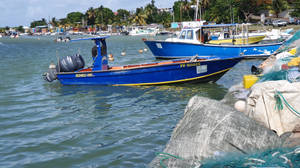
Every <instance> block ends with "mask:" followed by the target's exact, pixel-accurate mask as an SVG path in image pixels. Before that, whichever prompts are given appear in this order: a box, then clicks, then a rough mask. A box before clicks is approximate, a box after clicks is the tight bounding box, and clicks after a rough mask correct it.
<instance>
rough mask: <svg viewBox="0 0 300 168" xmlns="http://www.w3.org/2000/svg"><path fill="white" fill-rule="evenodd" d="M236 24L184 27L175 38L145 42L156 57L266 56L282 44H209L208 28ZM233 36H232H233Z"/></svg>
mask: <svg viewBox="0 0 300 168" xmlns="http://www.w3.org/2000/svg"><path fill="white" fill-rule="evenodd" d="M231 26H236V24H221V25H203V26H200V27H197V28H184V29H182V31H181V33H180V35H179V36H178V37H177V38H170V39H167V40H147V39H143V41H144V42H145V44H146V45H147V46H148V47H149V49H150V50H151V51H152V53H153V55H154V56H155V57H156V58H162V59H177V58H186V57H191V56H214V57H215V56H217V57H220V58H230V57H232V56H243V57H266V56H270V55H271V54H273V53H274V52H275V51H276V50H277V49H278V48H279V47H280V46H281V45H282V44H283V42H279V43H269V44H245V45H244V44H242V45H235V44H228V43H227V44H219V45H218V44H209V40H210V37H209V36H210V35H209V33H208V32H209V31H207V30H209V29H212V28H223V27H231ZM233 38H234V37H233Z"/></svg>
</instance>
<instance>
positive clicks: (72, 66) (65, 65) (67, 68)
mask: <svg viewBox="0 0 300 168" xmlns="http://www.w3.org/2000/svg"><path fill="white" fill-rule="evenodd" d="M84 65H85V63H84V59H83V58H82V56H81V55H79V54H76V55H73V56H66V57H64V58H62V59H60V60H59V62H58V68H59V72H74V71H77V70H79V69H82V68H84Z"/></svg>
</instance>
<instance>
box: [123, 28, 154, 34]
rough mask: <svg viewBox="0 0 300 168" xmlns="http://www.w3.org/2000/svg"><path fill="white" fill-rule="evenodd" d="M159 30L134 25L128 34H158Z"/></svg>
mask: <svg viewBox="0 0 300 168" xmlns="http://www.w3.org/2000/svg"><path fill="white" fill-rule="evenodd" d="M158 31H159V30H158V29H156V28H146V27H132V28H129V34H128V35H130V36H143V35H150V36H156V34H157V33H158Z"/></svg>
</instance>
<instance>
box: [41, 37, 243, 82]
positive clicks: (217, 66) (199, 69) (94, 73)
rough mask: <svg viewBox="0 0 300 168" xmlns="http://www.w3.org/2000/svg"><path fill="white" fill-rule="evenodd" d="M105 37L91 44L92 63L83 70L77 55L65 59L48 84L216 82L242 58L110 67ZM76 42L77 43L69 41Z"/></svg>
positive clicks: (50, 74)
mask: <svg viewBox="0 0 300 168" xmlns="http://www.w3.org/2000/svg"><path fill="white" fill-rule="evenodd" d="M105 38H106V37H96V38H88V39H80V40H94V42H95V43H96V47H94V48H93V50H92V51H93V52H92V53H93V59H94V63H93V65H92V66H91V67H87V68H84V60H83V58H82V57H81V56H80V55H75V56H67V57H64V58H62V59H60V60H59V62H58V65H57V66H56V65H54V64H51V65H50V66H49V70H48V72H47V73H45V74H44V79H45V80H47V81H48V82H52V81H53V80H56V79H58V80H59V81H60V82H61V83H62V84H63V85H122V86H136V85H161V84H173V83H186V82H208V81H216V80H218V79H219V78H220V77H222V76H223V75H224V74H225V73H226V72H227V71H229V70H230V69H231V68H232V67H233V66H234V65H236V64H237V63H238V62H239V61H241V60H242V58H241V57H232V58H227V59H218V58H211V59H204V58H199V57H192V58H185V59H179V60H171V61H161V62H153V63H145V64H138V65H125V66H112V67H111V66H109V65H108V61H107V47H106V42H105ZM72 41H77V40H72Z"/></svg>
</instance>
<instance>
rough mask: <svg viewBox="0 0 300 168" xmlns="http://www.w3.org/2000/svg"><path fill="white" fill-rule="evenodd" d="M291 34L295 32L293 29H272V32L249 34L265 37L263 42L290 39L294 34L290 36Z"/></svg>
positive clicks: (250, 34)
mask: <svg viewBox="0 0 300 168" xmlns="http://www.w3.org/2000/svg"><path fill="white" fill-rule="evenodd" d="M291 32H293V29H287V30H285V31H282V30H280V29H272V30H271V31H264V32H256V33H249V36H257V35H265V36H266V37H265V38H264V39H263V40H280V39H288V38H290V37H291V36H292V34H290V33H291Z"/></svg>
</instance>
